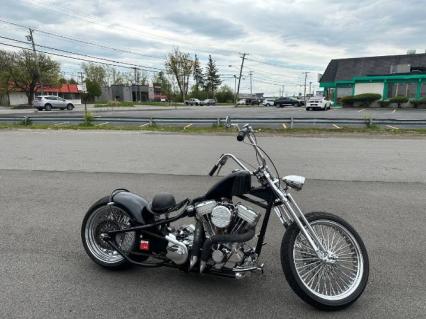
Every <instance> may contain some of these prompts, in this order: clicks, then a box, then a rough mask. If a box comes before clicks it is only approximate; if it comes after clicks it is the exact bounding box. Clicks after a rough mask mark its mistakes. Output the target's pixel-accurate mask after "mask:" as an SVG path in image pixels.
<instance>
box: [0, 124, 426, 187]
mask: <svg viewBox="0 0 426 319" xmlns="http://www.w3.org/2000/svg"><path fill="white" fill-rule="evenodd" d="M258 140H259V143H260V144H261V145H262V146H263V147H264V148H265V150H266V151H267V152H268V153H269V154H270V155H271V157H272V158H273V159H274V160H275V162H276V164H277V166H278V168H279V171H280V175H282V176H283V175H288V174H300V175H304V176H306V177H307V178H315V179H334V180H361V181H401V182H413V181H414V182H422V183H426V161H425V158H426V139H425V138H419V139H409V138H399V139H389V138H371V137H365V138H342V137H322V138H321V137H313V138H308V137H282V136H265V137H261V136H259V139H258ZM0 146H1V150H2V152H0V165H1V167H2V168H7V169H30V170H32V169H35V170H59V171H68V170H74V171H99V172H122V173H134V172H135V173H162V174H183V175H206V174H207V173H208V172H209V170H210V168H211V167H212V166H213V165H214V164H215V162H216V161H217V159H218V157H219V155H220V154H222V153H235V154H236V155H237V156H239V157H240V158H242V159H245V160H247V161H249V162H251V163H253V162H255V158H254V152H253V149H252V148H251V147H250V146H248V145H245V144H243V143H239V142H237V140H236V138H235V135H226V136H209V135H198V136H197V135H175V134H157V133H146V132H131V131H122V132H119V131H50V130H40V131H37V130H31V131H28V130H19V131H0ZM230 163H231V162H230ZM232 168H235V166H233V165H232V164H229V167H228V169H232Z"/></svg>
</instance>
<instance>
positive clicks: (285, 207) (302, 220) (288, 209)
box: [266, 176, 327, 259]
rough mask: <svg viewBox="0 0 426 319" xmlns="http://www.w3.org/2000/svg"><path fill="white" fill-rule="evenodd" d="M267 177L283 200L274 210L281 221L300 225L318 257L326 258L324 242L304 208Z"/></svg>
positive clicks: (284, 223)
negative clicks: (307, 217)
mask: <svg viewBox="0 0 426 319" xmlns="http://www.w3.org/2000/svg"><path fill="white" fill-rule="evenodd" d="M266 178H267V180H268V181H269V184H270V185H271V187H272V188H273V189H274V191H275V193H276V194H277V196H278V198H279V199H280V201H281V202H282V204H281V205H279V206H275V207H274V211H275V213H276V214H277V216H278V218H279V219H280V221H281V222H282V223H283V225H284V226H286V224H290V223H291V222H292V221H294V222H295V223H296V224H297V226H298V227H299V229H300V231H301V232H302V233H303V235H304V236H305V237H306V239H307V240H308V242H309V244H310V245H311V247H312V249H313V250H314V251H315V253H316V254H317V256H318V258H320V259H325V258H326V257H327V250H326V249H325V247H324V245H323V244H322V242H321V241H320V240H319V238H318V236H317V234H316V233H315V231H314V229H313V228H312V226H311V225H310V224H309V222H308V220H307V219H306V217H305V215H303V212H302V210H301V209H300V208H299V206H298V205H297V203H296V201H295V200H294V198H293V196H291V194H289V193H287V192H286V193H284V192H283V191H282V190H281V189H279V188H278V187H277V186H276V184H275V182H273V181H272V180H271V179H270V177H269V176H266Z"/></svg>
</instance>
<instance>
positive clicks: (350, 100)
mask: <svg viewBox="0 0 426 319" xmlns="http://www.w3.org/2000/svg"><path fill="white" fill-rule="evenodd" d="M381 98H382V96H381V95H380V94H376V93H363V94H358V95H354V96H344V97H342V98H341V102H342V103H343V105H350V106H353V105H354V104H359V105H364V106H368V105H370V104H371V103H373V102H375V101H377V100H380V99H381Z"/></svg>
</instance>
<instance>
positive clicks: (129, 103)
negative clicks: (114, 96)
mask: <svg viewBox="0 0 426 319" xmlns="http://www.w3.org/2000/svg"><path fill="white" fill-rule="evenodd" d="M105 106H111V107H120V106H135V104H134V102H132V101H108V102H105V103H100V102H97V103H96V104H95V107H105Z"/></svg>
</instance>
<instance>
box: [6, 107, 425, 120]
mask: <svg viewBox="0 0 426 319" xmlns="http://www.w3.org/2000/svg"><path fill="white" fill-rule="evenodd" d="M90 111H92V112H96V115H99V116H129V117H226V116H228V115H229V116H231V117H295V118H303V117H317V118H360V119H364V118H368V117H372V118H385V119H426V110H425V109H402V110H401V109H399V110H396V109H391V108H386V109H380V108H374V109H362V108H356V109H348V108H345V109H332V110H329V111H326V112H324V111H306V110H305V109H304V108H298V107H285V108H276V107H242V108H241V107H240V108H235V107H233V106H209V107H200V106H194V107H186V106H185V107H178V108H177V109H174V108H161V107H152V106H143V107H136V108H125V109H124V110H123V109H122V108H115V109H111V108H102V109H97V108H94V109H90ZM81 114H82V107H81V106H79V107H78V108H77V109H76V110H74V111H72V112H68V111H52V112H45V111H42V112H39V111H33V110H19V111H16V110H5V109H3V110H0V116H13V115H18V116H24V115H28V116H39V115H42V116H46V115H49V116H63V115H81Z"/></svg>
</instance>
